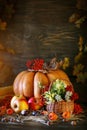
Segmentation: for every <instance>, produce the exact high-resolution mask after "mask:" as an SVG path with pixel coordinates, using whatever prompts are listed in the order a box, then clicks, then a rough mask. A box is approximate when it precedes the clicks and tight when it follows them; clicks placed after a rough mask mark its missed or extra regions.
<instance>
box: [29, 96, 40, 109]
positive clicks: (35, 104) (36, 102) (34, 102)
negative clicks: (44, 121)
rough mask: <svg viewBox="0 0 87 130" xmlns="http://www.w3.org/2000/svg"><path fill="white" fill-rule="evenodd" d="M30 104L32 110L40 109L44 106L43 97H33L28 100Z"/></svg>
mask: <svg viewBox="0 0 87 130" xmlns="http://www.w3.org/2000/svg"><path fill="white" fill-rule="evenodd" d="M28 104H29V107H30V109H31V110H39V109H40V108H41V107H43V101H42V100H41V99H36V98H35V97H31V98H30V99H29V100H28Z"/></svg>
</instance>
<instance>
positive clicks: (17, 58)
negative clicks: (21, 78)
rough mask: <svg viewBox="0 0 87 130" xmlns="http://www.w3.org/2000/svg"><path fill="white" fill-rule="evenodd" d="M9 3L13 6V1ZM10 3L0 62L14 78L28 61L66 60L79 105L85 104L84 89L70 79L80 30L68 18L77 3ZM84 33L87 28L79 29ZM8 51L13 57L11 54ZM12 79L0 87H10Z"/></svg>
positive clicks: (1, 38) (0, 34) (57, 0)
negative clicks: (9, 16) (8, 69)
mask: <svg viewBox="0 0 87 130" xmlns="http://www.w3.org/2000/svg"><path fill="white" fill-rule="evenodd" d="M1 1H2V0H1ZM9 1H10V2H12V0H9ZM13 1H15V13H14V15H13V17H12V19H10V21H8V25H7V28H6V30H4V31H3V30H0V44H1V45H3V46H4V49H0V59H3V60H4V62H5V64H6V65H8V64H9V65H10V66H11V67H12V71H13V73H14V78H15V76H16V75H17V74H18V73H19V72H20V71H22V70H25V69H27V68H26V61H27V60H29V59H34V58H43V59H45V60H46V61H49V60H50V59H52V58H53V57H55V56H56V57H57V58H58V59H59V60H60V59H62V58H64V57H69V58H70V68H69V69H68V71H67V74H68V75H69V76H70V78H71V81H72V82H73V84H74V86H75V89H76V91H78V93H79V95H80V101H81V102H87V94H86V91H87V85H86V84H80V83H78V84H77V83H76V82H75V77H73V76H72V67H73V64H74V63H73V62H74V57H75V55H76V54H77V53H78V41H79V36H80V34H81V29H78V28H77V27H76V26H75V25H74V23H70V22H69V17H70V16H71V15H72V14H73V13H75V12H76V11H77V10H78V9H77V7H76V4H77V1H76V0H18V1H16V0H13ZM3 19H5V18H4V17H3ZM84 30H86V28H85V29H82V31H84ZM85 32H86V31H85ZM8 48H10V51H8ZM11 49H12V50H13V52H14V53H11ZM86 55H87V54H86ZM86 58H87V57H85V59H84V61H85V63H86ZM10 77H11V76H9V79H10ZM14 78H13V79H11V80H10V81H9V80H8V82H5V83H3V84H2V85H3V86H6V85H9V84H12V83H13V80H14Z"/></svg>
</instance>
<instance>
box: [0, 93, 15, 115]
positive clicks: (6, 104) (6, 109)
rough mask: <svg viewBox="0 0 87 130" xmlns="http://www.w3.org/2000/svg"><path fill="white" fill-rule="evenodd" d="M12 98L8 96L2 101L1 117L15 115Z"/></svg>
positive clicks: (0, 100)
mask: <svg viewBox="0 0 87 130" xmlns="http://www.w3.org/2000/svg"><path fill="white" fill-rule="evenodd" d="M11 98H12V96H10V95H9V96H6V97H4V98H3V99H0V116H2V115H4V114H8V115H11V114H13V110H12V109H11V107H10V100H11Z"/></svg>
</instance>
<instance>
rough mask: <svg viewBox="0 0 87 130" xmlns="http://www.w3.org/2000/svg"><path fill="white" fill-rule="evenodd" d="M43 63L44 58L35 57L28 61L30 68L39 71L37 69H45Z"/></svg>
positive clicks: (27, 64)
mask: <svg viewBox="0 0 87 130" xmlns="http://www.w3.org/2000/svg"><path fill="white" fill-rule="evenodd" d="M43 64H44V60H43V59H38V58H37V59H34V60H28V61H27V63H26V66H27V67H28V68H29V69H32V70H35V71H37V70H42V69H43Z"/></svg>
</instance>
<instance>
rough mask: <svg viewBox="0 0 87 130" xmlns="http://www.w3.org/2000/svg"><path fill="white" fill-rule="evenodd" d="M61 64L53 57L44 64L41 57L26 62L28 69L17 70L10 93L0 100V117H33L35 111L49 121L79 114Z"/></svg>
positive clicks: (61, 62)
mask: <svg viewBox="0 0 87 130" xmlns="http://www.w3.org/2000/svg"><path fill="white" fill-rule="evenodd" d="M62 64H63V61H60V62H58V61H57V59H56V58H53V59H52V60H51V61H50V62H49V63H44V60H43V59H34V60H29V61H27V64H26V65H27V67H28V70H24V71H22V72H20V73H19V74H18V75H17V76H16V77H15V79H14V82H13V92H14V95H13V96H10V98H7V97H5V98H3V101H1V102H0V116H2V117H3V116H4V115H6V114H7V115H12V114H14V113H16V114H17V115H18V114H19V115H22V116H29V115H30V113H32V115H33V116H36V115H37V112H39V115H44V116H46V117H47V119H48V120H49V121H57V120H59V119H60V117H61V118H62V119H64V120H69V119H71V118H72V117H73V115H75V114H79V113H81V112H82V108H81V106H80V105H79V104H76V103H75V100H77V99H78V94H77V93H76V92H75V91H74V87H73V85H72V83H71V81H70V79H69V77H68V75H67V74H66V73H65V72H64V71H63V70H62V69H60V67H61V66H62ZM8 99H9V100H8ZM5 120H6V119H5V118H2V121H5ZM74 124H76V123H75V122H74Z"/></svg>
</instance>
